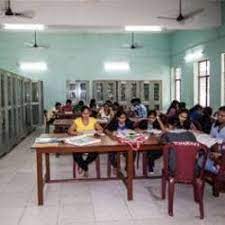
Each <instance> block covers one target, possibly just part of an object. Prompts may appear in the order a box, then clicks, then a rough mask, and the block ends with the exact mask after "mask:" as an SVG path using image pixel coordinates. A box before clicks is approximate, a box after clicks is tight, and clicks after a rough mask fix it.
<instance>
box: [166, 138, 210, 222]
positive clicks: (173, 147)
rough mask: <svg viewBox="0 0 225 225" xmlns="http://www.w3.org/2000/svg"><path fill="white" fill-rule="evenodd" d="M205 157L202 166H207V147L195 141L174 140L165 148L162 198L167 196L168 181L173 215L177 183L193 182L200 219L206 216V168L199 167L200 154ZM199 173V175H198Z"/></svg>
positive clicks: (170, 207) (169, 207)
mask: <svg viewBox="0 0 225 225" xmlns="http://www.w3.org/2000/svg"><path fill="white" fill-rule="evenodd" d="M200 155H201V157H204V160H203V163H202V168H204V167H205V162H206V159H207V149H206V148H205V147H204V146H202V145H201V144H199V143H195V142H174V143H171V144H167V145H165V147H164V149H163V163H164V165H163V170H162V199H165V197H166V184H167V182H168V214H169V215H170V216H173V199H174V188H175V183H185V184H191V185H192V186H193V190H194V200H195V202H197V203H198V204H199V210H200V219H203V218H204V206H203V194H204V184H205V183H204V169H201V168H199V169H197V166H196V165H197V160H198V158H199V156H200ZM197 173H198V175H197Z"/></svg>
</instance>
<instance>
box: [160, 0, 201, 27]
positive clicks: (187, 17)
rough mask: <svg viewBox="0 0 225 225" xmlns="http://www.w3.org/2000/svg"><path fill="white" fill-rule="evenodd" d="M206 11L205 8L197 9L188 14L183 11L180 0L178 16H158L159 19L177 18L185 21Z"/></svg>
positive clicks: (178, 20)
mask: <svg viewBox="0 0 225 225" xmlns="http://www.w3.org/2000/svg"><path fill="white" fill-rule="evenodd" d="M203 11H204V8H200V9H196V10H194V11H192V12H190V13H188V14H186V15H184V14H183V13H182V0H179V15H178V16H177V17H166V16H158V17H157V18H158V19H166V20H175V21H177V22H178V23H181V22H184V21H185V20H187V19H190V18H192V17H194V16H196V15H198V14H200V13H202V12H203Z"/></svg>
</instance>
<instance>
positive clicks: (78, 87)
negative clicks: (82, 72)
mask: <svg viewBox="0 0 225 225" xmlns="http://www.w3.org/2000/svg"><path fill="white" fill-rule="evenodd" d="M89 85H90V84H89V81H87V80H75V81H70V80H68V81H67V99H71V100H72V102H73V104H77V103H78V101H80V100H82V101H84V103H85V104H88V103H89V98H90V96H89V92H90V90H89Z"/></svg>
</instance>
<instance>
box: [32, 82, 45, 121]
mask: <svg viewBox="0 0 225 225" xmlns="http://www.w3.org/2000/svg"><path fill="white" fill-rule="evenodd" d="M31 91H32V94H31V105H32V115H31V118H32V123H33V125H41V124H43V121H44V115H43V111H44V109H43V107H44V105H43V82H42V81H33V82H32V88H31Z"/></svg>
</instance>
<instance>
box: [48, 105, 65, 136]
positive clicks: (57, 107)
mask: <svg viewBox="0 0 225 225" xmlns="http://www.w3.org/2000/svg"><path fill="white" fill-rule="evenodd" d="M59 112H62V107H61V103H60V102H56V103H55V107H53V108H52V109H51V110H49V111H48V112H47V111H46V113H45V118H46V121H45V122H46V129H45V131H46V133H49V126H50V125H51V124H53V122H54V120H55V119H56V118H57V113H59Z"/></svg>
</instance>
